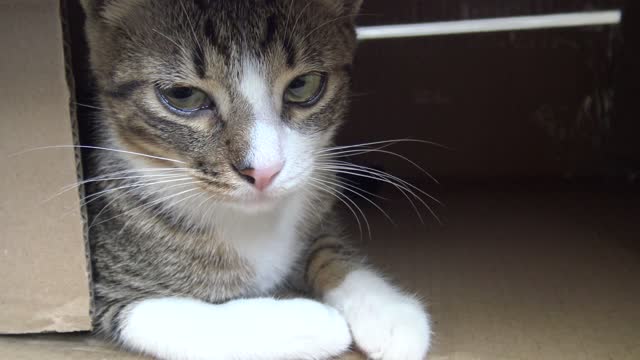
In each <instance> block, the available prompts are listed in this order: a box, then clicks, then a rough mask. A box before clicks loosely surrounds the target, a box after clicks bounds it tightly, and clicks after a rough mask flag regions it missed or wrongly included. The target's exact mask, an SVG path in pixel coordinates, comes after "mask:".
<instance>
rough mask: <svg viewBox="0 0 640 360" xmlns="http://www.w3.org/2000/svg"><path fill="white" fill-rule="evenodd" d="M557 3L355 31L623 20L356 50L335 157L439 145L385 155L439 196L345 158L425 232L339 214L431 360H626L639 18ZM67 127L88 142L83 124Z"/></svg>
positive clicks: (406, 224)
mask: <svg viewBox="0 0 640 360" xmlns="http://www.w3.org/2000/svg"><path fill="white" fill-rule="evenodd" d="M516 3H517V4H519V5H516ZM534 3H535V4H534ZM556 3H557V2H555V1H537V2H535V1H514V2H513V5H512V6H510V7H506V6H498V5H496V4H494V3H493V2H491V1H481V2H475V3H474V4H469V3H468V2H465V1H447V2H445V1H433V2H429V5H425V2H421V1H413V2H412V5H411V6H407V7H398V6H391V5H389V3H388V2H383V1H376V0H370V1H368V2H365V7H364V10H363V12H364V13H365V15H364V16H362V17H361V18H360V19H361V20H360V23H361V24H362V25H373V24H384V23H402V22H416V21H435V20H438V21H440V20H455V19H461V18H477V17H493V16H512V15H525V14H532V13H552V12H564V11H576V10H588V9H609V8H614V7H621V6H625V19H624V21H625V22H624V23H623V25H622V26H613V27H587V28H575V29H554V30H544V31H527V32H505V33H494V34H471V35H457V36H442V37H433V38H420V39H404V40H380V41H377V40H376V41H367V42H363V43H361V45H360V49H359V52H358V56H357V59H356V65H355V67H354V96H353V99H352V103H353V104H352V105H353V106H352V111H351V114H350V116H349V122H348V124H347V125H346V126H345V127H344V129H343V131H342V133H341V134H340V137H339V140H338V142H339V144H344V145H350V144H357V143H365V142H371V141H378V140H387V139H406V138H411V139H425V140H429V141H434V142H437V143H440V144H442V145H444V146H446V147H448V149H444V148H442V147H439V146H430V145H426V144H419V143H415V142H412V143H400V144H397V145H394V146H392V147H389V148H385V150H391V151H394V152H397V153H398V154H401V155H402V156H406V157H408V158H410V159H411V160H412V161H415V162H416V163H417V164H419V165H420V166H423V167H424V168H425V169H427V170H428V171H429V172H430V173H431V174H432V175H433V176H434V177H436V178H437V179H438V180H439V184H437V183H435V182H434V181H432V180H430V179H429V177H428V176H426V175H425V174H423V173H421V171H420V170H418V169H416V168H415V167H414V166H413V165H412V164H411V163H408V162H407V161H404V160H402V159H401V158H399V157H396V156H393V155H389V154H385V153H372V154H367V155H363V156H357V157H353V158H350V159H345V160H349V161H353V162H354V163H356V164H359V165H364V166H371V167H374V168H376V169H380V170H383V171H387V172H389V173H391V174H394V175H396V176H399V177H402V178H403V179H406V180H407V181H411V182H412V183H414V184H416V185H417V186H419V187H420V188H422V189H424V190H425V191H426V192H428V193H429V194H433V196H434V197H436V198H438V199H439V200H440V201H441V202H442V203H443V205H439V204H438V203H436V202H435V201H431V200H427V204H428V205H429V206H430V207H431V208H432V210H433V211H434V212H435V214H436V215H437V216H438V217H439V218H440V222H438V221H437V220H436V219H435V218H434V216H433V215H431V213H430V211H429V210H428V209H426V208H424V207H422V208H420V214H421V216H422V217H423V218H424V223H421V221H420V219H419V218H418V216H417V215H416V213H415V211H414V210H413V209H412V207H411V205H410V203H409V202H408V200H407V199H406V198H404V197H403V195H402V194H401V193H399V192H398V191H397V190H395V189H394V188H393V187H392V186H390V185H389V184H375V183H374V182H371V181H362V180H361V179H360V180H359V179H357V178H353V177H350V178H349V179H351V180H354V181H357V182H358V186H360V187H362V188H363V189H365V190H367V191H371V192H373V193H375V194H378V195H380V196H383V197H385V198H388V199H389V200H375V201H376V202H377V203H378V204H379V205H381V206H383V207H384V209H385V210H387V211H388V212H389V215H390V217H391V218H392V219H393V220H394V222H395V223H396V224H395V225H393V224H391V223H389V222H388V221H387V219H385V217H384V216H383V215H382V214H381V213H380V211H379V210H378V209H376V208H375V207H373V206H372V205H371V204H369V203H367V201H365V200H362V199H360V198H358V197H357V196H353V197H352V199H353V201H355V202H356V203H357V204H358V205H359V206H361V207H362V209H363V212H364V213H365V214H366V216H367V219H368V222H369V224H370V226H371V236H369V233H368V231H367V230H366V227H365V228H363V231H362V234H361V232H360V230H359V229H358V226H357V224H356V222H355V220H354V215H353V214H352V213H351V212H349V211H348V210H347V209H345V208H342V209H341V210H340V211H342V212H344V218H345V219H346V220H347V221H348V222H349V224H350V225H351V229H352V233H353V234H354V242H355V243H356V244H359V245H361V246H362V247H363V249H364V251H365V252H366V253H367V254H369V257H370V259H371V261H372V262H373V263H374V264H376V265H377V266H378V267H380V268H382V269H383V270H384V271H386V272H387V273H388V274H390V275H391V276H392V277H393V278H395V279H396V280H397V281H398V282H399V283H400V284H402V285H403V286H404V287H405V288H407V289H410V290H411V291H414V292H415V293H416V294H417V295H418V296H420V297H421V298H424V299H425V300H426V302H427V304H428V306H429V309H430V312H431V314H432V317H433V322H434V332H435V340H434V349H433V352H432V356H431V359H464V360H471V359H628V360H631V359H637V358H640V335H639V334H640V308H639V307H638V306H637V303H638V301H640V287H639V286H638V281H637V279H638V278H640V261H639V260H640V243H639V242H638V234H640V221H638V219H640V202H639V200H640V191H639V190H640V189H639V186H638V180H640V179H639V177H638V176H639V175H640V145H639V144H638V142H637V141H636V139H635V137H636V136H637V135H634V134H638V133H640V132H639V130H640V125H639V124H640V123H638V122H637V121H635V119H636V118H637V114H638V111H637V109H636V108H635V106H633V105H634V101H633V99H634V97H633V94H637V93H638V92H637V87H638V85H637V84H638V83H640V81H635V80H633V79H638V77H637V70H635V67H634V66H633V64H634V63H635V62H634V59H637V47H635V46H636V45H632V44H631V42H630V41H629V38H631V36H632V35H631V34H633V33H635V30H637V29H634V28H635V27H637V24H638V23H639V22H637V21H633V20H634V19H636V20H637V17H638V14H640V12H638V11H636V8H633V6H634V5H627V4H626V3H624V2H622V1H591V2H586V1H573V2H563V4H562V5H558V4H556ZM68 9H69V14H70V15H69V18H70V19H71V20H72V21H71V22H70V26H71V39H72V44H73V47H72V49H73V56H72V58H73V64H74V68H75V79H76V84H77V85H76V97H77V99H78V100H77V101H78V102H79V103H83V104H87V105H91V103H92V102H91V101H92V100H91V96H92V95H91V91H90V89H91V87H90V82H89V79H88V78H87V76H86V69H87V64H86V49H85V48H84V46H83V40H82V34H81V31H82V26H81V18H82V16H81V13H80V9H79V7H78V6H77V4H76V3H75V2H69V4H68ZM408 9H412V10H411V11H410V10H408ZM368 13H373V15H370V16H368V15H366V14H368ZM376 14H378V15H376ZM634 76H635V77H634ZM78 114H79V115H78V116H79V123H80V128H81V133H82V134H83V136H81V141H82V142H83V143H85V144H91V137H90V129H91V123H90V120H89V119H90V109H89V108H87V107H82V106H80V107H79V108H78ZM85 155H86V153H85ZM361 221H364V220H362V219H361ZM0 348H4V349H5V351H9V352H10V353H11V354H14V355H15V356H14V357H13V358H27V357H28V356H27V355H25V354H34V351H36V353H37V352H38V351H40V352H41V351H44V349H46V351H47V353H48V354H51V355H49V358H54V359H55V358H60V359H63V358H64V359H73V358H78V359H80V358H82V359H92V358H95V359H102V358H116V357H118V358H120V357H122V358H127V357H131V358H134V356H133V355H125V354H121V353H119V352H117V351H116V350H114V349H112V348H111V347H110V346H108V345H105V344H103V343H100V342H97V341H95V340H93V339H90V338H89V336H88V335H87V334H76V335H62V336H42V335H38V336H29V337H21V336H13V337H0ZM136 358H137V357H136Z"/></svg>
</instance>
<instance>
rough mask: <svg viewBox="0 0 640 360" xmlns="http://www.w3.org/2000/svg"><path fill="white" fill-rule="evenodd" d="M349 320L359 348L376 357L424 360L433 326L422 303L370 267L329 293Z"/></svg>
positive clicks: (328, 299) (353, 274) (398, 359)
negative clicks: (390, 283) (372, 270)
mask: <svg viewBox="0 0 640 360" xmlns="http://www.w3.org/2000/svg"><path fill="white" fill-rule="evenodd" d="M325 301H326V302H327V303H328V304H330V305H332V306H334V307H336V308H337V309H338V310H339V311H340V312H341V313H342V314H343V315H344V317H345V318H346V319H347V322H348V323H349V326H350V328H351V332H352V335H353V338H354V341H355V343H356V345H357V346H358V348H359V349H361V350H362V351H363V352H365V353H366V354H367V356H368V357H369V358H371V359H374V360H378V359H379V360H423V359H425V357H426V355H427V352H428V351H429V346H430V341H431V325H430V321H429V316H428V314H427V313H426V311H425V310H424V309H423V307H422V305H421V304H420V302H418V301H417V300H416V299H414V298H412V297H410V296H408V295H405V294H403V293H401V292H400V291H398V290H397V289H395V288H394V287H393V286H391V285H389V284H388V283H386V282H385V281H384V280H383V279H382V278H380V277H379V276H378V275H376V274H375V273H373V272H371V271H368V270H356V271H353V272H351V273H350V274H349V275H347V277H346V278H345V280H344V281H343V283H342V284H341V285H340V286H338V287H337V288H336V289H334V290H332V291H330V292H329V293H327V295H326V296H325Z"/></svg>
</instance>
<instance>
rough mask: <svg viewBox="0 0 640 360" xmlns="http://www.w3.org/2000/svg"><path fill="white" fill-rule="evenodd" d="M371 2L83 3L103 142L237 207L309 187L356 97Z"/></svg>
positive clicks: (121, 0)
mask: <svg viewBox="0 0 640 360" xmlns="http://www.w3.org/2000/svg"><path fill="white" fill-rule="evenodd" d="M360 2H361V0H304V1H303V0H233V1H232V0H229V1H226V0H224V1H223V0H101V1H100V0H83V6H84V8H85V11H86V13H87V18H88V19H87V35H88V40H89V45H90V50H91V63H92V67H93V72H94V75H95V77H96V80H97V87H98V93H99V97H100V102H101V104H100V106H101V107H102V108H103V110H102V114H101V115H100V117H101V119H102V122H101V126H102V127H104V129H102V130H103V131H102V132H103V133H104V134H106V136H105V137H106V140H107V141H108V144H109V145H111V146H113V147H117V148H119V149H121V150H125V151H131V152H138V153H144V154H148V155H152V156H156V157H160V158H170V159H174V160H179V161H181V162H182V163H178V164H176V163H174V162H170V161H165V160H162V159H151V158H145V157H136V156H130V157H128V160H129V161H130V162H131V164H132V166H137V167H146V168H149V167H172V166H178V167H187V168H190V169H191V171H190V174H191V175H190V176H192V177H194V178H195V179H197V180H201V181H203V182H202V183H200V184H199V185H198V186H201V187H203V188H204V189H205V190H206V192H208V193H211V194H212V195H214V196H216V197H217V199H218V200H224V201H229V202H243V201H244V202H246V201H249V202H251V201H262V200H260V199H270V198H277V197H279V196H281V195H283V194H288V193H291V192H293V191H295V190H298V189H300V188H302V187H303V186H304V185H305V184H307V183H308V182H309V177H310V176H311V174H312V173H313V172H314V170H315V169H314V168H315V164H316V159H317V156H318V152H319V151H320V150H322V149H323V148H326V147H327V146H328V145H329V144H330V143H331V141H332V137H333V135H334V132H335V129H336V128H337V127H338V126H339V125H340V123H341V122H342V121H343V117H344V114H345V111H346V108H347V103H348V98H349V83H350V78H349V76H350V74H349V71H350V68H351V63H352V58H353V52H354V48H355V44H356V36H355V31H354V17H355V15H356V12H357V11H358V8H359V6H360Z"/></svg>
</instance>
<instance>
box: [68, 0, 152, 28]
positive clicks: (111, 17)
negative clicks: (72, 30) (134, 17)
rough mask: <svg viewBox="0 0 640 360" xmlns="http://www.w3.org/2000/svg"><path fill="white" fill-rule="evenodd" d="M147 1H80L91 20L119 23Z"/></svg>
mask: <svg viewBox="0 0 640 360" xmlns="http://www.w3.org/2000/svg"><path fill="white" fill-rule="evenodd" d="M144 1H146V0H80V3H82V7H83V8H84V12H85V14H86V15H87V18H88V19H89V20H103V21H105V22H107V23H112V24H113V23H117V22H118V21H120V20H121V19H122V18H124V17H125V16H126V15H127V14H128V13H129V12H131V11H132V10H133V8H134V7H136V6H138V5H140V4H141V3H143V2H144Z"/></svg>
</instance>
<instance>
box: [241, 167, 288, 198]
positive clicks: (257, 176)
mask: <svg viewBox="0 0 640 360" xmlns="http://www.w3.org/2000/svg"><path fill="white" fill-rule="evenodd" d="M283 166H284V163H283V162H280V163H276V164H273V165H269V166H264V167H258V168H244V169H240V170H238V172H239V173H240V174H242V175H244V178H245V179H246V180H247V181H249V182H250V183H251V184H253V186H255V187H256V188H257V189H258V190H260V191H263V190H264V189H266V188H267V187H268V186H269V185H271V183H272V182H273V179H275V177H276V176H278V174H279V173H280V171H281V170H282V167H283Z"/></svg>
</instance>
